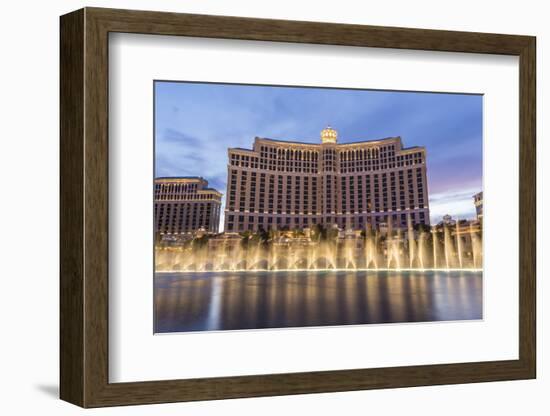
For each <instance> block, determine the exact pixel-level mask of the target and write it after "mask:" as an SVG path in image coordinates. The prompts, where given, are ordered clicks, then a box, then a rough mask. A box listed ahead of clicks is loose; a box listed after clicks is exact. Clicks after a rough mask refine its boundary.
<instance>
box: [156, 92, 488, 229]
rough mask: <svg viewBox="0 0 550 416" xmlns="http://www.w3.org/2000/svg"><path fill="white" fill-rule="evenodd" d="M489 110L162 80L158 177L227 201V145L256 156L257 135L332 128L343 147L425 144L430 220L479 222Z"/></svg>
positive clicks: (376, 95)
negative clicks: (191, 180)
mask: <svg viewBox="0 0 550 416" xmlns="http://www.w3.org/2000/svg"><path fill="white" fill-rule="evenodd" d="M482 102H483V98H482V96H481V95H462V94H441V93H437V94H436V93H423V92H421V93H416V92H415V93H413V92H393V91H371V90H345V89H327V88H297V87H294V88H290V87H266V86H247V85H230V84H205V83H184V82H156V83H155V158H156V160H155V170H156V171H155V175H156V176H157V177H159V176H202V177H204V178H205V179H206V180H208V182H209V186H211V187H213V188H216V189H218V190H219V191H221V192H222V193H223V194H224V195H225V193H226V181H227V148H228V147H243V148H252V144H253V142H254V137H256V136H259V137H267V138H272V139H278V140H289V141H301V142H308V143H320V138H319V134H320V131H321V130H322V129H323V128H324V127H326V126H327V125H328V124H330V125H331V126H332V127H333V128H334V129H336V130H337V131H338V142H339V143H347V142H352V141H360V140H376V139H381V138H385V137H392V136H401V138H402V141H403V145H404V146H405V147H411V146H425V147H426V153H427V164H428V173H427V175H428V192H429V199H430V215H431V222H432V223H436V222H439V221H440V219H441V217H442V216H443V215H445V214H450V215H452V216H453V217H455V218H456V217H459V218H474V217H475V209H474V204H473V198H472V196H473V195H474V194H475V193H476V192H479V191H481V190H482V105H483V104H482ZM224 203H225V198H224ZM224 208H225V204H224V205H222V213H223V210H224ZM221 226H222V227H223V218H222V222H221Z"/></svg>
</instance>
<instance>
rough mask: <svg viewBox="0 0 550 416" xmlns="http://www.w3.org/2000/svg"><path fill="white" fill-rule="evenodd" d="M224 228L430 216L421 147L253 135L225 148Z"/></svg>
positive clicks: (402, 222) (424, 219)
mask: <svg viewBox="0 0 550 416" xmlns="http://www.w3.org/2000/svg"><path fill="white" fill-rule="evenodd" d="M228 157H229V163H228V176H227V178H228V180H227V196H226V198H227V200H226V208H225V231H226V232H242V231H247V230H249V231H258V230H259V229H264V230H269V229H282V228H289V229H295V228H307V227H311V226H313V225H315V224H321V225H323V226H325V227H332V226H337V227H338V228H340V229H353V230H360V229H365V228H366V227H367V226H369V225H370V226H372V227H378V226H381V225H382V224H384V225H387V226H390V227H396V228H405V227H407V223H408V221H411V222H412V224H425V225H429V224H430V215H429V203H428V188H427V187H428V184H427V177H426V150H425V148H424V147H411V148H404V147H403V144H402V141H401V138H400V137H389V138H385V139H381V140H371V141H357V142H352V143H338V133H337V131H336V130H334V129H333V128H331V127H327V128H326V129H324V130H322V132H321V143H317V144H316V143H306V142H298V141H282V140H273V139H268V138H260V137H256V138H255V140H254V144H253V148H252V149H242V148H230V149H228Z"/></svg>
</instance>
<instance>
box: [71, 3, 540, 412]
mask: <svg viewBox="0 0 550 416" xmlns="http://www.w3.org/2000/svg"><path fill="white" fill-rule="evenodd" d="M535 107H536V97H535V38H534V37H530V36H517V35H498V34H485V33H466V32H450V31H434V30H421V29H403V28H389V27H374V26H360V25H343V24H333V23H315V22H295V21H283V20H267V19H251V18H239V17H226V16H205V15H189V14H175V13H159V12H145V11H128V10H113V9H97V8H86V9H82V10H78V11H75V12H73V13H70V14H68V15H65V16H62V17H61V178H60V180H61V306H60V320H61V352H60V355H61V389H60V394H61V398H62V399H64V400H66V401H69V402H71V403H75V404H77V405H80V406H83V407H100V406H114V405H127V404H145V403H162V402H176V401H190V400H211V399H223V398H237V397H255V396H267V395H283V394H301V393H316V392H335V391H349V390H362V389H376V388H396V387H409V386H421V385H435V384H453V383H470V382H486V381H499V380H517V379H529V378H534V377H535V374H536V359H535V358H536V347H535V345H536V342H535V341H536V334H535V280H536V279H535V244H536V236H535V215H536V212H535V198H536V194H535V159H536V157H535V156H536V153H535Z"/></svg>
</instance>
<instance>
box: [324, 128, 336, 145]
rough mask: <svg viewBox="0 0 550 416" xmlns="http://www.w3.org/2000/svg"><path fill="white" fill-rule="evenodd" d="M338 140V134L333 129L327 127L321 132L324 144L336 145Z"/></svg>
mask: <svg viewBox="0 0 550 416" xmlns="http://www.w3.org/2000/svg"><path fill="white" fill-rule="evenodd" d="M337 139H338V132H337V131H336V130H334V129H333V128H332V127H330V126H327V127H326V128H324V129H323V130H321V142H322V143H336V140H337Z"/></svg>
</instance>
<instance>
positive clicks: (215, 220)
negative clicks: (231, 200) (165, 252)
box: [155, 177, 222, 235]
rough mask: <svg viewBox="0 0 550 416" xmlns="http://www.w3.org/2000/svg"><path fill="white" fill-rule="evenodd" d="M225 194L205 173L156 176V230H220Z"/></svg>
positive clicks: (187, 232)
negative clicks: (211, 183)
mask: <svg viewBox="0 0 550 416" xmlns="http://www.w3.org/2000/svg"><path fill="white" fill-rule="evenodd" d="M221 200H222V194H221V193H220V192H218V191H217V190H216V189H212V188H209V187H208V181H206V180H205V179H203V178H201V177H169V178H157V179H155V233H158V234H163V235H182V234H183V235H185V234H196V233H217V232H218V230H219V223H220V208H221Z"/></svg>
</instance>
